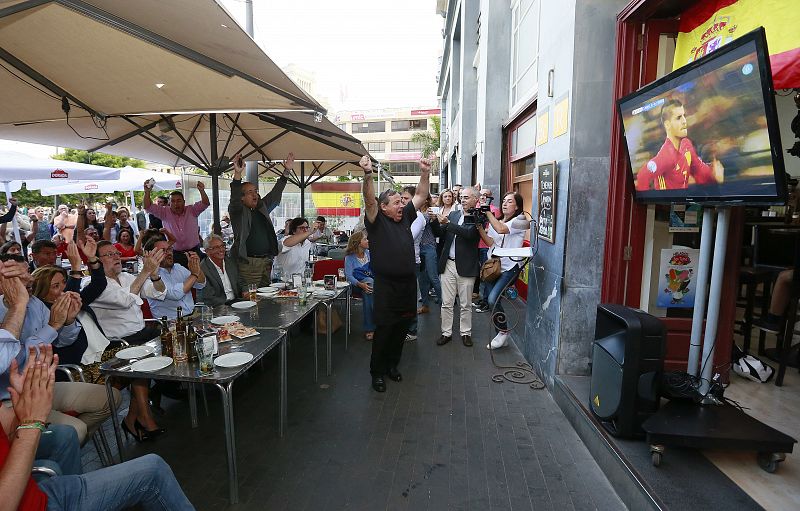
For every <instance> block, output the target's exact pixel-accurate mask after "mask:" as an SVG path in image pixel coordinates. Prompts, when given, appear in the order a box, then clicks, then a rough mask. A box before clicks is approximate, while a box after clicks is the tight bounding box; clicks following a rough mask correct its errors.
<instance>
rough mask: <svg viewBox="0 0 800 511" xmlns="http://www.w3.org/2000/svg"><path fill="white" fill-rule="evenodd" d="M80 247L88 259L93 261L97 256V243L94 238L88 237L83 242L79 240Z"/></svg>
mask: <svg viewBox="0 0 800 511" xmlns="http://www.w3.org/2000/svg"><path fill="white" fill-rule="evenodd" d="M78 246H79V247H80V249H81V252H83V255H85V256H86V258H87V259H92V258H93V257H94V256H95V255H96V254H97V242H96V241H95V240H94V238H90V237H88V236H87V237H86V239H84V240H83V241H81V240H78Z"/></svg>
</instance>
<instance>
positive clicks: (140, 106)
mask: <svg viewBox="0 0 800 511" xmlns="http://www.w3.org/2000/svg"><path fill="white" fill-rule="evenodd" d="M0 90H1V91H3V96H4V97H5V98H7V99H8V100H9V101H5V102H4V104H3V108H2V109H0V123H3V124H8V123H28V122H35V121H43V120H53V119H58V120H63V119H65V118H66V116H67V115H66V114H65V112H64V108H63V107H64V103H68V104H69V114H68V115H69V117H70V119H71V120H73V119H74V120H76V121H77V119H78V118H80V117H86V116H87V113H88V114H93V115H94V117H95V119H94V123H96V124H98V125H102V124H103V122H104V119H105V118H106V117H107V116H114V115H131V114H142V113H152V112H159V113H160V112H170V113H182V112H201V111H228V112H230V111H237V110H247V111H270V110H298V109H305V110H311V111H319V112H324V110H325V109H324V108H323V107H322V106H321V105H320V104H319V103H317V102H316V101H315V100H314V99H313V98H311V97H310V96H309V95H308V94H306V93H305V92H304V91H303V90H302V89H300V88H299V87H298V86H297V85H295V84H294V82H292V81H291V80H290V79H289V78H288V77H287V76H286V75H285V74H284V73H283V71H281V70H280V68H278V66H277V65H275V63H274V62H272V61H271V60H270V59H269V58H268V57H267V56H266V55H265V54H264V52H263V51H262V50H261V49H260V48H259V47H258V45H257V44H256V43H255V42H254V41H253V40H252V39H251V38H250V37H249V36H248V35H247V34H246V33H245V32H244V31H243V30H242V29H241V28H240V27H239V26H238V25H237V24H236V22H235V21H234V19H233V18H232V17H231V15H230V14H229V13H228V12H227V11H225V9H224V8H223V7H222V6H221V5H219V4H218V3H217V2H216V1H214V0H169V1H164V0H136V1H120V0H88V1H81V0H0ZM64 98H66V99H64ZM78 131H79V133H82V134H83V133H84V132H81V131H80V130H78ZM101 138H102V136H101Z"/></svg>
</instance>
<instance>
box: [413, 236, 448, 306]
mask: <svg viewBox="0 0 800 511" xmlns="http://www.w3.org/2000/svg"><path fill="white" fill-rule="evenodd" d="M419 260H420V261H421V264H422V271H421V272H418V273H417V280H418V281H419V293H420V294H421V295H422V305H428V303H430V300H431V295H430V290H431V287H433V290H434V292H436V303H441V302H442V282H441V281H440V280H439V259H438V258H437V257H436V245H420V247H419Z"/></svg>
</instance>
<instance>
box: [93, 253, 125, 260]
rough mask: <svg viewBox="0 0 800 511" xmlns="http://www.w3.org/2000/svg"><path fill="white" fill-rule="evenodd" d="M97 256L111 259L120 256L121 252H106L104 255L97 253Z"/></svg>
mask: <svg viewBox="0 0 800 511" xmlns="http://www.w3.org/2000/svg"><path fill="white" fill-rule="evenodd" d="M98 257H111V258H112V259H113V258H116V257H122V253H121V252H109V253H108V254H105V255H98Z"/></svg>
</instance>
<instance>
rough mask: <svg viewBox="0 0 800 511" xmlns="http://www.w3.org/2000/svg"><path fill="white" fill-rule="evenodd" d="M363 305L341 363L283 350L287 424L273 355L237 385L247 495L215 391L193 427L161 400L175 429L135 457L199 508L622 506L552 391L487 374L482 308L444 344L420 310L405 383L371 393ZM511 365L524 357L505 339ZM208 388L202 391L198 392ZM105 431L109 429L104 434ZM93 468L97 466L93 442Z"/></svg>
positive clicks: (138, 448)
mask: <svg viewBox="0 0 800 511" xmlns="http://www.w3.org/2000/svg"><path fill="white" fill-rule="evenodd" d="M359 308H360V306H359V305H356V306H354V310H353V314H354V318H356V321H355V323H354V325H353V331H352V333H351V336H350V348H349V350H348V351H347V352H345V350H344V338H343V336H342V332H341V331H340V332H339V333H337V334H336V335H334V350H333V369H334V373H333V375H332V376H330V377H325V376H324V352H323V350H324V348H323V344H324V341H323V340H322V339H320V350H321V357H320V371H321V376H320V380H319V382H318V383H317V384H315V383H313V381H312V372H311V367H312V352H311V342H310V341H311V336H310V335H308V334H302V335H300V336H296V337H294V338H293V341H292V345H291V348H290V351H289V362H288V366H289V424H288V432H287V434H286V436H285V438H283V439H281V438H279V436H278V432H277V426H278V424H277V388H278V378H277V372H276V371H277V352H276V353H273V354H270V355H269V356H268V357H267V359H266V361H265V364H264V369H263V370H262V369H260V368H259V367H258V366H256V367H255V368H254V369H253V370H252V371H251V372H250V374H249V375H248V376H247V377H245V378H242V379H241V381H239V382H237V384H236V385H235V386H234V403H235V405H234V410H235V414H236V440H237V444H238V461H239V467H238V469H239V481H240V491H239V493H240V503H239V504H237V505H235V506H230V505H229V504H228V500H227V493H228V487H227V464H226V458H225V447H224V437H223V422H222V417H221V412H220V405H219V398H218V392H217V390H216V389H215V388H213V387H208V388H207V396H208V403H209V409H210V415H209V416H206V415H205V413H204V412H203V406H202V400H199V406H198V408H199V422H200V425H199V427H198V428H197V429H191V428H190V425H189V413H188V405H187V403H185V402H181V401H173V400H169V399H167V398H165V399H164V403H163V406H164V407H165V408H166V409H167V412H166V416H165V417H162V418H159V421H160V423H161V424H162V425H163V426H165V427H167V428H168V430H169V431H168V433H167V434H166V435H165V436H163V437H161V438H159V439H157V440H155V441H151V442H145V443H141V444H135V443H134V442H132V441H130V440H129V441H128V444H127V446H126V447H127V452H128V456H129V457H133V456H138V455H141V454H144V453H147V452H155V453H158V454H160V455H161V456H162V457H164V458H165V459H166V461H167V462H168V463H169V464H170V465H171V466H172V469H173V471H174V472H175V475H176V477H177V478H178V480H179V481H180V483H181V485H182V486H183V488H184V490H185V491H186V493H187V495H188V497H189V498H190V500H191V501H192V502H193V503H194V505H195V506H196V507H197V509H199V510H222V509H242V510H245V509H247V510H249V509H252V510H262V509H268V510H278V509H286V510H306V509H307V510H315V511H317V510H319V511H322V510H339V509H353V510H384V509H385V510H401V509H402V510H412V511H421V510H426V509H429V510H436V511H438V510H447V509H450V510H468V509H469V510H480V511H482V510H505V509H513V510H515V511H516V510H522V509H526V510H527V509H534V510H558V511H567V510H573V509H574V510H589V509H598V510H616V509H624V505H623V504H622V502H621V501H620V499H619V498H618V497H617V495H616V493H615V492H614V490H613V489H612V488H611V486H610V484H609V482H608V480H607V479H606V477H605V476H604V475H603V473H602V472H601V471H600V469H599V468H598V466H597V464H596V463H595V462H594V460H593V458H592V457H591V455H590V454H589V452H588V451H587V449H586V447H585V446H584V445H583V443H582V442H581V440H580V439H579V438H578V436H577V434H576V433H575V431H574V430H573V429H572V427H571V426H570V424H569V422H568V421H567V419H566V418H565V417H564V415H563V414H562V412H561V411H560V409H559V408H558V406H557V405H556V404H555V403H554V401H553V399H552V398H551V396H550V394H549V393H548V391H547V390H532V389H531V388H529V387H528V386H527V385H517V384H512V383H508V382H504V383H501V384H498V383H494V382H492V381H491V376H492V375H493V374H496V373H497V370H495V368H494V367H493V366H492V363H491V360H490V358H489V352H488V351H487V350H486V348H485V345H486V343H487V340H488V338H490V337H492V336H493V335H494V334H493V333H491V334H490V332H489V327H488V326H489V325H488V321H489V318H488V315H487V314H481V315H476V316H475V317H474V321H473V323H474V325H475V332H474V334H475V335H474V339H475V346H474V347H472V348H466V347H464V346H463V345H462V344H461V342H460V339H459V340H456V339H454V341H453V342H451V343H450V344H448V345H446V346H444V347H438V346H436V345H435V340H436V338H438V333H439V315H438V310H433V311H432V312H431V313H430V314H426V315H422V316H419V318H420V325H419V331H420V339H419V340H417V341H415V342H412V343H407V344H406V346H405V350H404V353H403V362H402V364H401V367H400V370H401V371H402V373H403V377H404V381H403V382H401V383H395V382H393V381H390V380H387V387H388V390H387V392H386V393H384V394H378V393H376V392H374V391H373V390H372V389H371V386H370V378H369V372H368V363H369V352H370V345H369V343H368V342H366V341H364V340H363V336H362V334H361V325H360V317H361V314H360V309H359ZM502 351H503V353H502V354H500V356H499V357H498V358H499V359H500V360H501V361H502V362H503V363H505V364H513V363H514V362H516V361H519V360H522V357H521V355H519V353H518V352H516V350H515V349H511V348H507V349H504V350H502ZM199 396H200V393H199V392H198V397H199ZM109 438H113V435H110V437H109ZM84 463H85V466H86V467H87V468H95V467H96V466H97V465H98V462H97V458H96V453H95V452H94V449H93V448H92V447H91V443H89V444H87V447H85V448H84Z"/></svg>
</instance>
